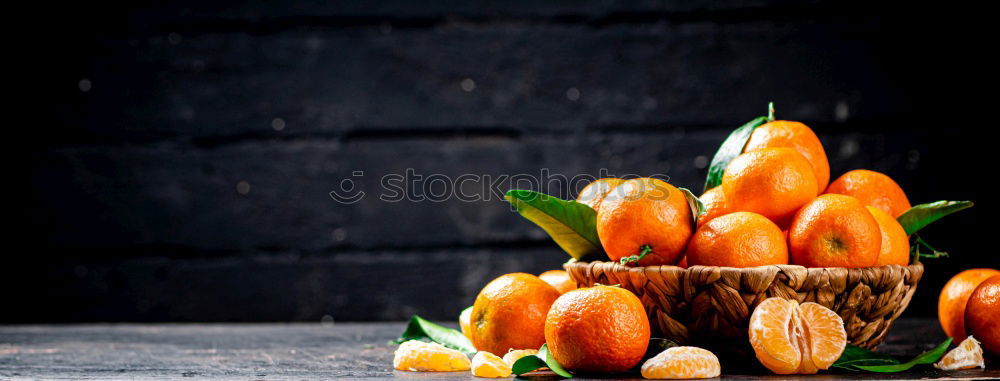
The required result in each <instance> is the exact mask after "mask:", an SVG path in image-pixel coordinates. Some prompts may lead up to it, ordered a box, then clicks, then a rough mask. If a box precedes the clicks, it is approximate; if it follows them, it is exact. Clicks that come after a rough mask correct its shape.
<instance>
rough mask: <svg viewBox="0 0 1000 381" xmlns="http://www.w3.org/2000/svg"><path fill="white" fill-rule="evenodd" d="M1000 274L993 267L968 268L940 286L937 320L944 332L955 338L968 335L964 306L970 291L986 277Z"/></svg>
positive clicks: (961, 338) (956, 339)
mask: <svg viewBox="0 0 1000 381" xmlns="http://www.w3.org/2000/svg"><path fill="white" fill-rule="evenodd" d="M994 275H1000V271H997V270H995V269H968V270H965V271H962V272H960V273H958V274H955V276H953V277H951V279H949V280H948V283H945V284H944V287H943V288H941V294H940V295H939V296H938V322H940V323H941V329H943V330H944V333H945V334H946V335H948V337H951V338H952V339H955V341H959V340H964V339H965V337H966V336H967V335H968V332H966V330H965V308H966V305H967V304H968V302H969V297H970V296H972V291H974V290H975V289H976V286H979V284H980V283H983V282H984V281H985V280H986V279H989V278H990V277H992V276H994Z"/></svg>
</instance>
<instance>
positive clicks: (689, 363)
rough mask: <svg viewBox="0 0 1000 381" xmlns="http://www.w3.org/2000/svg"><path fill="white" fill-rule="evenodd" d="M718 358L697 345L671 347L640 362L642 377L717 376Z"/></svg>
mask: <svg viewBox="0 0 1000 381" xmlns="http://www.w3.org/2000/svg"><path fill="white" fill-rule="evenodd" d="M721 373H722V367H721V366H720V365H719V358H718V357H715V354H713V353H712V352H709V351H707V350H705V349H701V348H697V347H673V348H667V350H665V351H663V352H660V354H658V355H656V356H653V358H650V359H649V360H646V362H645V363H643V364H642V377H644V378H652V379H678V378H712V377H719V374H721Z"/></svg>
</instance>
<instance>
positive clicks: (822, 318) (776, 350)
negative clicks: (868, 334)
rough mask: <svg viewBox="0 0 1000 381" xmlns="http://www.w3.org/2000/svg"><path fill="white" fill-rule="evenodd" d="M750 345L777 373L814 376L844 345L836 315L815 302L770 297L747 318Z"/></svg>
mask: <svg viewBox="0 0 1000 381" xmlns="http://www.w3.org/2000/svg"><path fill="white" fill-rule="evenodd" d="M749 334H750V345H751V346H752V347H753V349H754V352H755V353H756V354H757V359H758V360H760V362H761V364H763V365H764V366H765V367H766V368H768V369H770V370H771V371H772V372H774V373H777V374H793V373H798V374H813V373H816V372H818V371H819V370H820V369H827V368H829V367H830V365H832V364H833V363H834V361H837V359H838V358H840V355H841V354H842V353H843V352H844V347H846V346H847V332H846V331H845V330H844V321H843V320H842V319H841V318H840V316H839V315H837V314H836V313H834V312H833V311H830V310H829V309H827V308H826V307H823V306H821V305H819V304H816V303H803V304H802V305H799V303H798V302H796V301H794V300H786V299H782V298H769V299H766V300H764V301H763V302H761V303H760V305H758V306H757V308H756V309H755V310H754V312H753V314H752V315H751V316H750V329H749Z"/></svg>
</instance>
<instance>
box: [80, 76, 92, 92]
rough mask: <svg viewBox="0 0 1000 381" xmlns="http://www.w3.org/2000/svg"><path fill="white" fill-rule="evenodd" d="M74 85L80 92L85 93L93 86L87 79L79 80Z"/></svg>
mask: <svg viewBox="0 0 1000 381" xmlns="http://www.w3.org/2000/svg"><path fill="white" fill-rule="evenodd" d="M76 85H77V86H78V87H79V88H80V91H82V92H85V93H86V92H88V91H90V88H91V86H93V84H91V83H90V80H89V79H87V78H83V79H81V80H80V82H77V84H76Z"/></svg>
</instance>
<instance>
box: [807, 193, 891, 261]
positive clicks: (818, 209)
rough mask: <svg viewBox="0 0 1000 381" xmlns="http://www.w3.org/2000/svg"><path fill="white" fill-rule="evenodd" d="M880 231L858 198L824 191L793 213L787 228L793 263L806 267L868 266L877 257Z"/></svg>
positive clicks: (880, 241) (880, 243)
mask: <svg viewBox="0 0 1000 381" xmlns="http://www.w3.org/2000/svg"><path fill="white" fill-rule="evenodd" d="M881 247H882V232H881V230H879V225H878V222H877V221H875V217H873V216H872V214H871V213H870V212H868V209H865V206H864V204H862V203H861V201H858V199H856V198H854V197H850V196H844V195H839V194H825V195H822V196H819V197H817V198H816V199H815V200H813V201H811V202H809V203H808V204H806V205H805V206H803V207H802V209H801V210H799V212H798V213H796V214H795V218H794V220H793V221H792V225H791V226H790V227H789V228H788V250H789V253H790V254H791V260H792V263H794V264H797V265H802V266H805V267H870V266H874V265H875V263H876V261H877V260H878V256H879V251H880V250H881Z"/></svg>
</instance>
